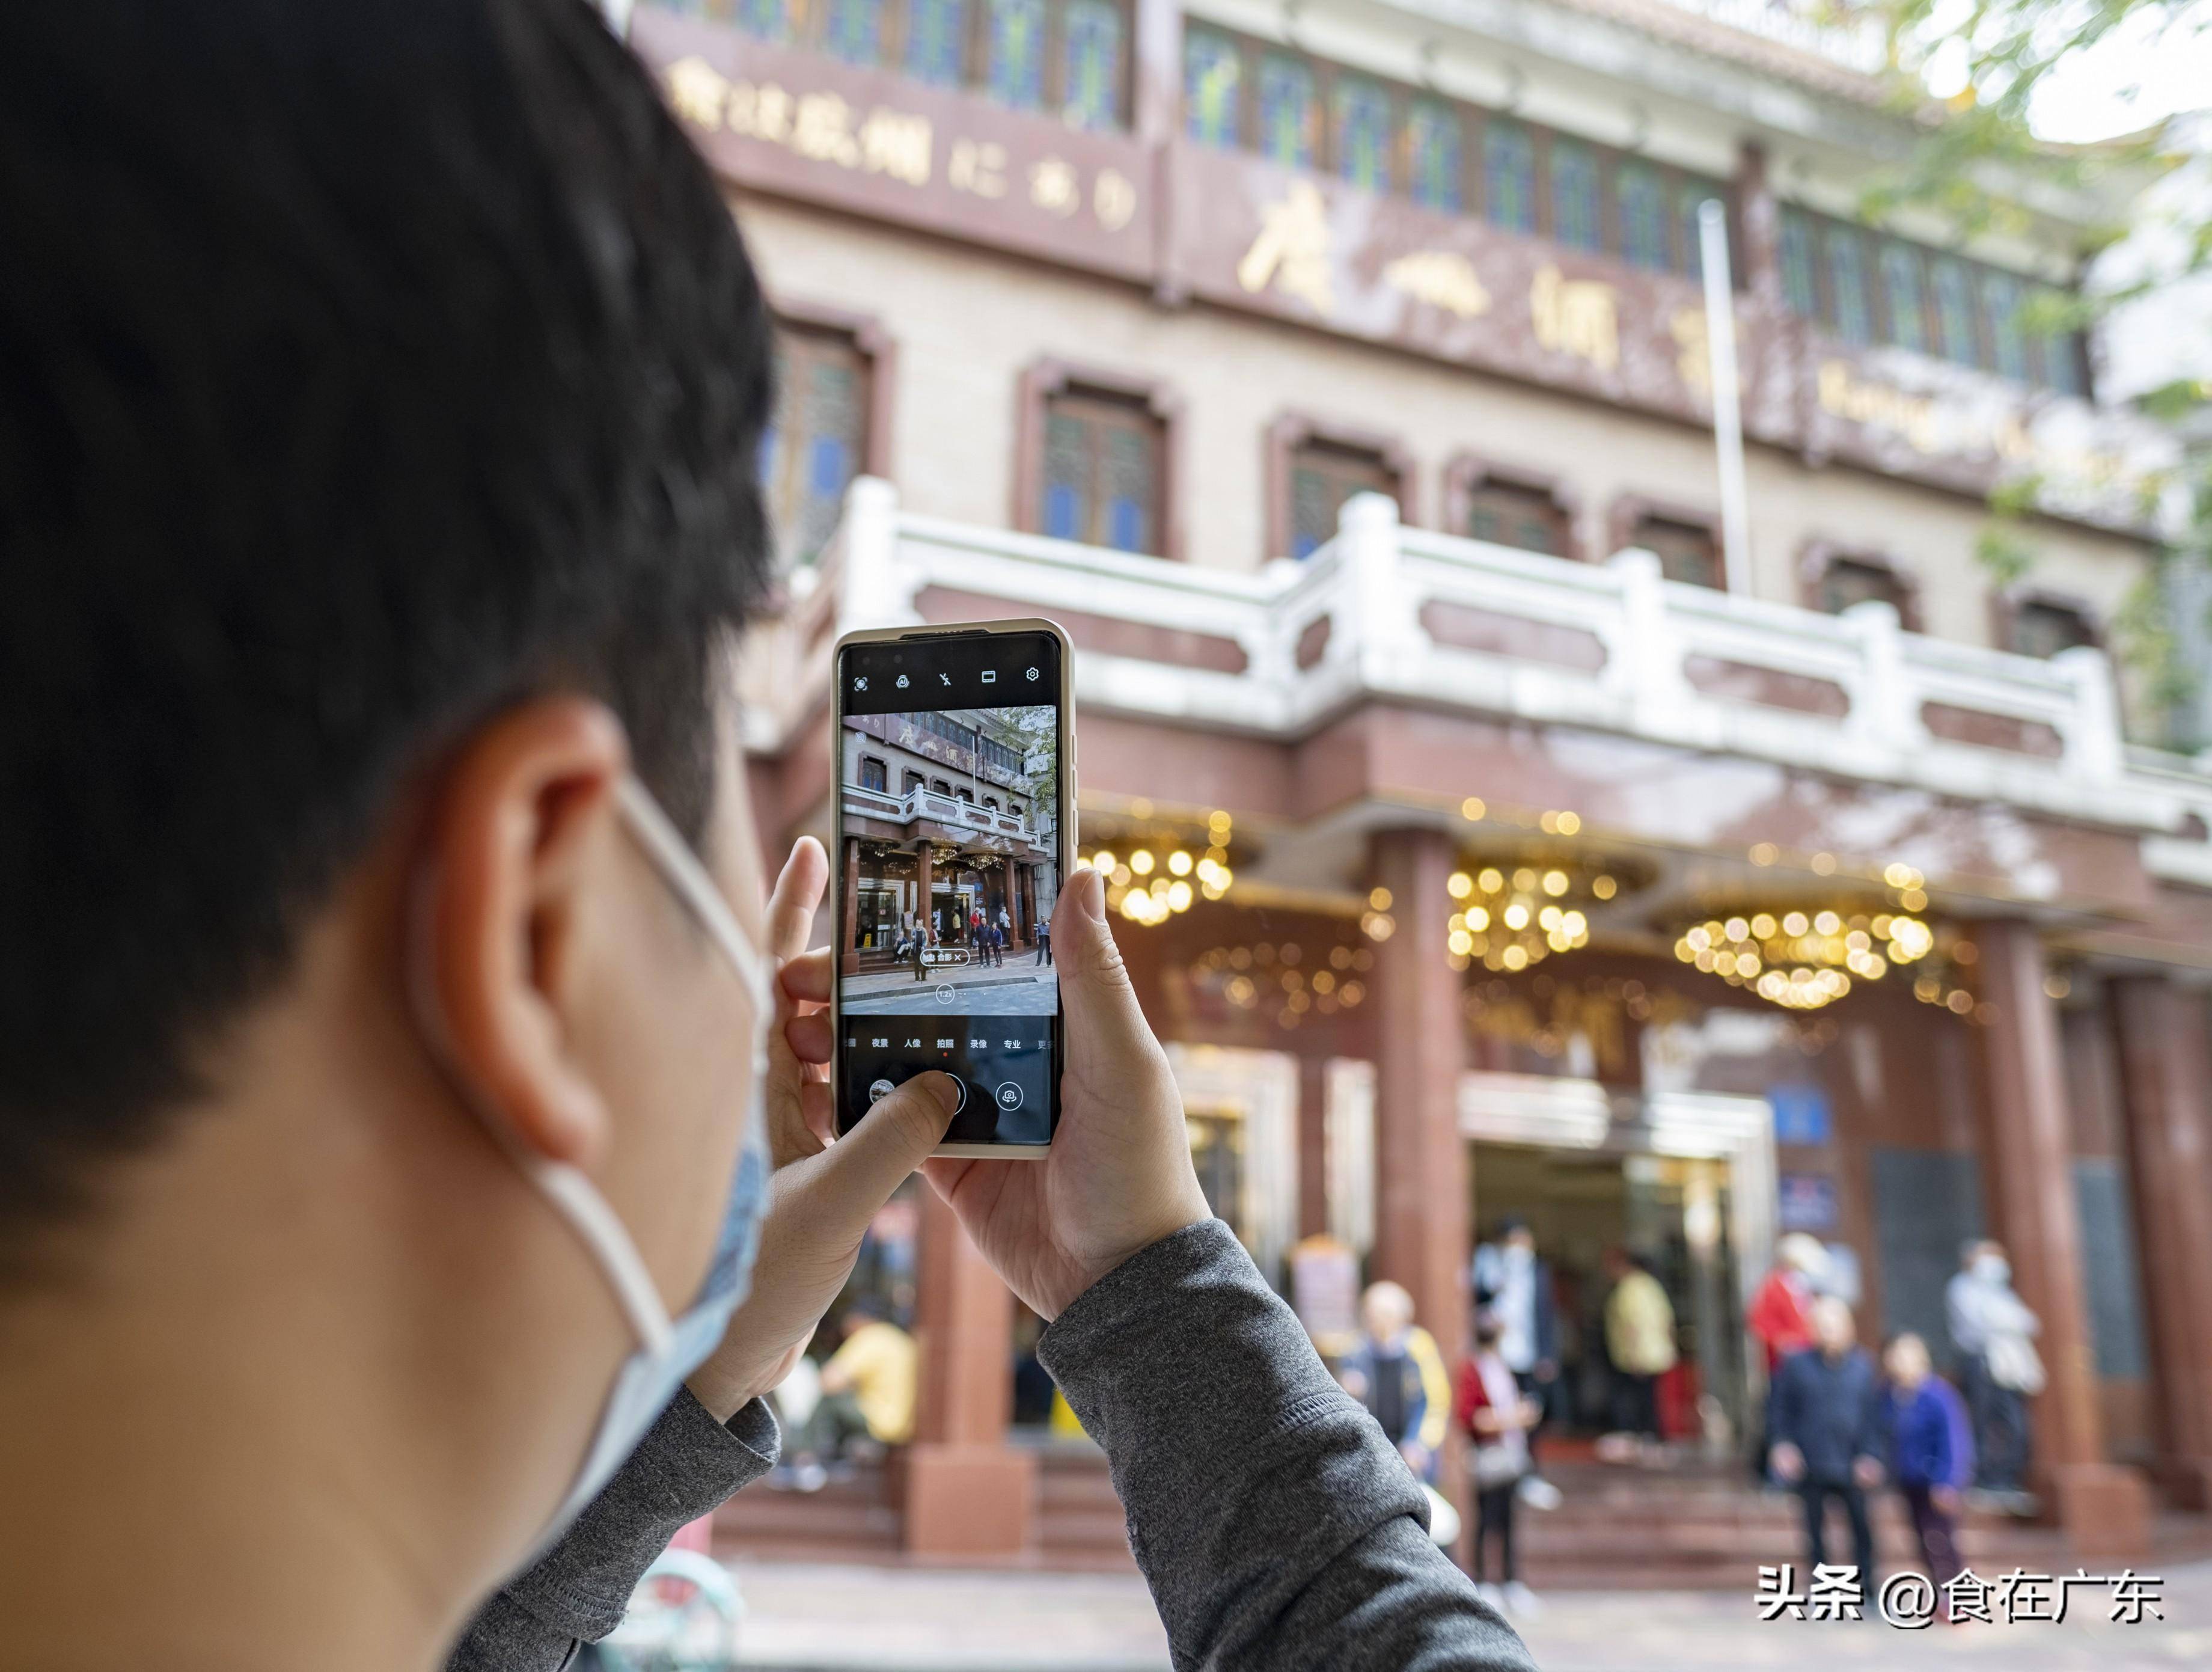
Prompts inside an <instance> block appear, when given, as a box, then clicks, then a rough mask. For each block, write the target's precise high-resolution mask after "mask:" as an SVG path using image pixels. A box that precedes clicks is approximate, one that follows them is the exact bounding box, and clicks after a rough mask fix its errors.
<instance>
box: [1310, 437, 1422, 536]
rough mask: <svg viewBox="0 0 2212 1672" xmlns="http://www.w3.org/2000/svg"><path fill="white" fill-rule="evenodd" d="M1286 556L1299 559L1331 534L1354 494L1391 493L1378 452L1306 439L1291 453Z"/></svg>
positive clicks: (1392, 482) (1393, 481) (1393, 480)
mask: <svg viewBox="0 0 2212 1672" xmlns="http://www.w3.org/2000/svg"><path fill="white" fill-rule="evenodd" d="M1290 486H1291V504H1290V519H1289V521H1290V539H1291V556H1293V557H1297V558H1300V559H1304V558H1307V557H1310V556H1313V554H1314V553H1315V552H1316V550H1320V548H1321V547H1322V546H1324V545H1326V544H1328V542H1329V541H1331V540H1333V539H1334V538H1336V514H1337V512H1338V511H1340V509H1342V508H1343V506H1344V502H1345V501H1346V500H1348V499H1350V498H1351V497H1352V496H1353V495H1354V494H1395V493H1396V492H1397V481H1396V478H1395V476H1394V475H1393V474H1392V472H1391V470H1390V467H1389V464H1388V463H1387V462H1386V461H1385V460H1384V459H1383V456H1382V455H1381V454H1380V453H1371V452H1370V451H1368V450H1367V449H1365V448H1364V447H1335V446H1332V445H1331V444H1330V443H1328V442H1326V441H1307V442H1305V443H1304V444H1303V445H1301V446H1299V447H1296V448H1293V449H1292V450H1291V483H1290Z"/></svg>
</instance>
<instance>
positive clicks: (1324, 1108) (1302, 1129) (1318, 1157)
mask: <svg viewBox="0 0 2212 1672" xmlns="http://www.w3.org/2000/svg"><path fill="white" fill-rule="evenodd" d="M1326 1231H1328V1058H1326V1057H1320V1056H1302V1057H1300V1058H1299V1059H1298V1235H1299V1236H1300V1237H1319V1236H1321V1235H1322V1234H1323V1233H1324V1232H1326Z"/></svg>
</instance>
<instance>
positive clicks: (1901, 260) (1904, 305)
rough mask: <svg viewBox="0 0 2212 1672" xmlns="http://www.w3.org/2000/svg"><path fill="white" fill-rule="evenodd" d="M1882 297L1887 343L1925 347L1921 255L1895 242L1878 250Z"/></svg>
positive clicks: (1924, 308)
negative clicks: (1886, 326)
mask: <svg viewBox="0 0 2212 1672" xmlns="http://www.w3.org/2000/svg"><path fill="white" fill-rule="evenodd" d="M1881 295H1882V301H1883V302H1884V303H1885V304H1886V305H1887V306H1886V308H1885V312H1886V313H1887V315H1888V319H1887V323H1888V325H1889V340H1890V341H1891V342H1893V343H1894V344H1897V345H1898V347H1899V348H1901V349H1912V350H1924V349H1925V348H1926V347H1927V346H1928V311H1927V302H1926V300H1925V299H1924V298H1923V296H1922V295H1921V292H1920V252H1918V251H1917V250H1915V249H1914V248H1913V247H1912V246H1911V245H1909V244H1899V243H1897V242H1895V241H1894V240H1892V241H1889V242H1886V243H1884V244H1883V245H1882V246H1881Z"/></svg>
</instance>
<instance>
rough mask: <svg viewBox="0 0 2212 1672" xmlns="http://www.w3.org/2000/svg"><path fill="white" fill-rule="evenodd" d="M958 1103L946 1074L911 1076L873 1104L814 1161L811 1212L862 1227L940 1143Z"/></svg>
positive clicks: (956, 1089)
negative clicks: (887, 1095)
mask: <svg viewBox="0 0 2212 1672" xmlns="http://www.w3.org/2000/svg"><path fill="white" fill-rule="evenodd" d="M959 1104H960V1088H959V1085H958V1084H957V1082H955V1080H954V1079H953V1078H952V1076H951V1075H950V1074H942V1073H938V1072H937V1071H936V1070H934V1069H932V1070H931V1071H930V1072H929V1073H924V1074H916V1075H915V1077H914V1078H913V1079H910V1080H908V1081H907V1082H906V1083H905V1084H904V1085H902V1086H900V1087H899V1088H898V1090H897V1091H894V1092H892V1093H891V1094H890V1096H889V1097H885V1098H884V1099H883V1100H882V1101H880V1102H879V1103H878V1104H876V1105H875V1106H874V1107H873V1108H872V1109H871V1110H868V1112H867V1113H866V1115H863V1116H861V1117H860V1124H859V1125H858V1126H856V1127H854V1128H853V1129H852V1130H851V1131H850V1132H848V1133H847V1134H845V1135H844V1136H843V1137H842V1138H840V1139H839V1140H837V1141H836V1143H834V1144H832V1145H830V1146H829V1148H828V1149H826V1150H824V1151H823V1152H822V1153H821V1154H820V1155H819V1156H817V1157H816V1158H815V1160H816V1163H817V1166H818V1171H817V1175H816V1176H815V1179H814V1181H813V1187H812V1189H811V1191H810V1194H811V1195H813V1197H814V1201H815V1209H816V1211H818V1212H823V1213H828V1214H830V1215H832V1216H833V1217H836V1218H840V1219H850V1220H851V1221H852V1222H853V1223H854V1225H861V1226H865V1225H866V1223H867V1220H868V1219H869V1217H870V1216H871V1215H872V1214H873V1213H875V1211H876V1210H877V1209H878V1207H882V1206H883V1205H884V1203H885V1202H887V1201H890V1196H891V1192H892V1191H894V1190H896V1189H898V1187H899V1185H900V1184H901V1183H902V1182H903V1181H904V1180H905V1179H906V1177H907V1176H908V1175H909V1174H910V1173H912V1172H913V1171H914V1170H915V1169H916V1168H918V1167H919V1166H921V1164H922V1163H923V1162H924V1161H926V1160H927V1159H928V1158H929V1152H931V1151H932V1150H933V1149H935V1148H936V1147H937V1146H939V1144H941V1143H943V1142H944V1141H945V1128H947V1127H949V1126H951V1124H952V1112H953V1110H956V1109H957V1108H958V1107H959Z"/></svg>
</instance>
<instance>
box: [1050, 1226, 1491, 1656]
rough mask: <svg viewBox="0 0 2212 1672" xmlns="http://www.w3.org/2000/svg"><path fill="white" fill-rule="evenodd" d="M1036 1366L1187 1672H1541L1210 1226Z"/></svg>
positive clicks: (1087, 1300)
mask: <svg viewBox="0 0 2212 1672" xmlns="http://www.w3.org/2000/svg"><path fill="white" fill-rule="evenodd" d="M1038 1356H1039V1357H1040V1358H1041V1359H1042V1360H1043V1362H1044V1365H1045V1367H1046V1368H1047V1369H1048V1370H1049V1371H1051V1372H1052V1374H1053V1376H1054V1379H1055V1380H1057V1381H1058V1382H1059V1383H1060V1388H1061V1390H1062V1391H1063V1392H1065V1393H1066V1395H1067V1399H1068V1402H1069V1403H1070V1404H1071V1405H1072V1406H1073V1408H1074V1409H1075V1412H1076V1414H1077V1415H1078V1416H1079V1417H1080V1418H1081V1419H1082V1420H1083V1425H1084V1427H1085V1429H1086V1430H1088V1431H1089V1432H1090V1433H1091V1436H1092V1437H1093V1438H1096V1439H1097V1440H1098V1442H1099V1443H1100V1444H1102V1445H1103V1446H1104V1447H1105V1450H1106V1456H1107V1459H1108V1462H1109V1464H1110V1465H1111V1467H1112V1469H1113V1473H1114V1485H1115V1490H1116V1491H1117V1492H1118V1493H1120V1494H1121V1503H1122V1505H1123V1506H1124V1509H1125V1511H1126V1512H1127V1517H1128V1526H1129V1543H1130V1547H1131V1548H1132V1549H1133V1551H1134V1552H1135V1553H1136V1557H1137V1563H1138V1566H1139V1567H1141V1568H1142V1569H1143V1570H1144V1573H1145V1578H1146V1582H1147V1583H1148V1584H1150V1585H1151V1586H1152V1597H1153V1600H1154V1602H1156V1603H1157V1604H1158V1607H1159V1610H1160V1618H1161V1620H1162V1621H1163V1622H1164V1624H1165V1626H1167V1631H1168V1641H1169V1645H1170V1650H1171V1651H1172V1653H1173V1657H1174V1662H1175V1664H1176V1667H1177V1668H1178V1669H1194V1668H1197V1667H1200V1666H1204V1667H1206V1668H1209V1669H1219V1672H1261V1669H1267V1672H1277V1669H1290V1668H1309V1667H1310V1668H1316V1669H1318V1668H1324V1667H1325V1668H1330V1669H1342V1672H1368V1669H1376V1672H1380V1669H1383V1668H1390V1669H1418V1672H1533V1663H1531V1662H1530V1661H1529V1659H1528V1652H1527V1651H1526V1650H1524V1649H1523V1648H1522V1645H1521V1641H1520V1639H1518V1638H1516V1636H1515V1635H1514V1634H1513V1632H1512V1631H1511V1630H1510V1628H1509V1627H1508V1626H1506V1625H1505V1624H1504V1621H1503V1620H1500V1619H1499V1618H1498V1615H1497V1614H1495V1613H1493V1612H1492V1610H1491V1609H1490V1608H1487V1607H1486V1605H1485V1604H1484V1603H1483V1602H1481V1601H1480V1599H1479V1598H1478V1597H1477V1596H1475V1593H1474V1586H1473V1585H1472V1584H1470V1583H1469V1582H1468V1579H1467V1578H1466V1577H1465V1576H1464V1575H1463V1574H1462V1573H1461V1572H1459V1570H1458V1569H1457V1568H1455V1567H1454V1566H1452V1564H1451V1563H1450V1561H1449V1560H1447V1559H1446V1558H1445V1556H1444V1554H1443V1552H1442V1551H1440V1550H1438V1549H1437V1547H1435V1546H1434V1545H1433V1544H1431V1542H1430V1541H1429V1537H1428V1532H1427V1522H1428V1509H1427V1499H1426V1497H1425V1494H1424V1493H1423V1492H1422V1490H1421V1488H1420V1487H1419V1484H1418V1483H1416V1482H1415V1480H1413V1474H1412V1473H1411V1472H1410V1471H1409V1470H1408V1469H1407V1468H1406V1465H1405V1462H1404V1461H1403V1460H1402V1459H1401V1458H1400V1457H1399V1456H1398V1455H1397V1453H1396V1451H1395V1450H1394V1449H1393V1448H1392V1446H1391V1445H1390V1444H1389V1441H1388V1440H1386V1439H1385V1438H1383V1432H1382V1430H1381V1429H1380V1428H1378V1427H1377V1426H1376V1423H1375V1420H1374V1419H1373V1418H1372V1417H1370V1416H1369V1415H1368V1414H1367V1413H1366V1412H1365V1411H1364V1410H1363V1409H1362V1408H1360V1406H1359V1405H1358V1402H1357V1401H1354V1400H1353V1399H1352V1398H1351V1397H1350V1396H1349V1395H1346V1393H1345V1392H1344V1391H1343V1390H1342V1389H1340V1388H1339V1387H1337V1386H1336V1384H1335V1383H1333V1382H1332V1381H1330V1379H1329V1377H1328V1372H1327V1371H1325V1370H1324V1369H1322V1363H1321V1359H1320V1358H1319V1357H1318V1356H1317V1355H1316V1353H1315V1352H1314V1350H1313V1347H1312V1345H1311V1343H1310V1342H1309V1341H1307V1339H1306V1336H1305V1332H1304V1330H1303V1329H1302V1328H1300V1327H1299V1325H1298V1322H1297V1317H1296V1316H1294V1315H1293V1314H1292V1313H1291V1310H1290V1308H1289V1307H1287V1306H1285V1304H1283V1302H1282V1301H1281V1300H1280V1299H1279V1298H1278V1297H1277V1296H1276V1295H1275V1294H1274V1293H1273V1292H1272V1291H1271V1290H1270V1289H1269V1288H1268V1287H1267V1285H1266V1284H1265V1283H1264V1282H1262V1281H1261V1278H1260V1274H1259V1273H1258V1272H1257V1271H1256V1270H1255V1268H1254V1267H1253V1265H1252V1262H1251V1261H1250V1259H1249V1257H1248V1256H1246V1255H1245V1253H1244V1250H1243V1249H1242V1248H1241V1247H1240V1246H1238V1244H1237V1239H1236V1238H1235V1237H1233V1236H1231V1234H1230V1231H1229V1229H1228V1227H1227V1226H1226V1225H1223V1224H1221V1223H1220V1221H1218V1220H1208V1221H1206V1223H1204V1224H1202V1225H1192V1226H1190V1227H1189V1228H1188V1229H1187V1230H1184V1231H1178V1232H1176V1235H1174V1236H1172V1237H1168V1238H1166V1239H1165V1240H1164V1241H1163V1242H1160V1243H1155V1244H1154V1245H1153V1246H1152V1247H1151V1248H1149V1249H1146V1250H1145V1251H1144V1252H1142V1253H1140V1254H1139V1255H1137V1256H1134V1257H1133V1258H1132V1259H1131V1260H1129V1261H1128V1262H1127V1263H1125V1264H1124V1265H1122V1266H1121V1267H1120V1268H1117V1269H1116V1270H1115V1271H1114V1272H1112V1273H1110V1274H1108V1275H1107V1276H1106V1277H1105V1278H1103V1279H1102V1280H1100V1281H1099V1282H1098V1283H1097V1284H1096V1285H1095V1286H1092V1287H1091V1289H1090V1290H1088V1291H1087V1292H1085V1293H1084V1294H1083V1295H1082V1296H1080V1297H1079V1298H1078V1299H1077V1300H1076V1301H1075V1303H1074V1304H1073V1305H1071V1306H1070V1307H1069V1308H1068V1309H1067V1310H1066V1311H1065V1312H1063V1313H1062V1314H1061V1315H1060V1317H1059V1318H1058V1319H1057V1320H1055V1321H1054V1323H1053V1324H1052V1326H1051V1328H1048V1330H1047V1331H1046V1332H1045V1335H1044V1338H1043V1340H1042V1341H1041V1342H1040V1343H1039V1344H1038Z"/></svg>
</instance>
